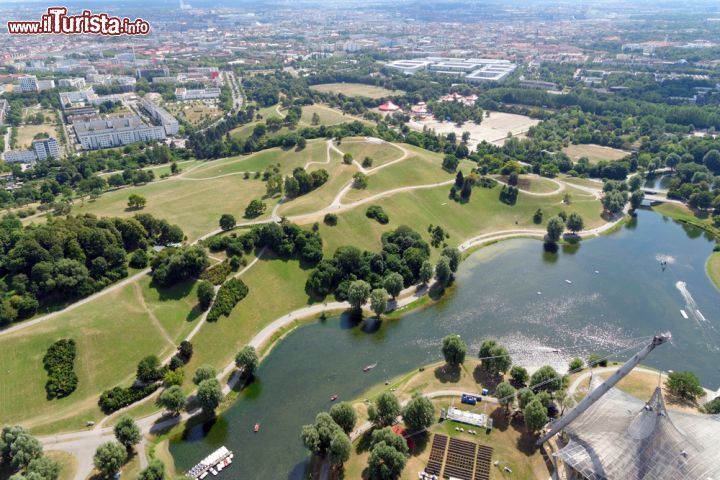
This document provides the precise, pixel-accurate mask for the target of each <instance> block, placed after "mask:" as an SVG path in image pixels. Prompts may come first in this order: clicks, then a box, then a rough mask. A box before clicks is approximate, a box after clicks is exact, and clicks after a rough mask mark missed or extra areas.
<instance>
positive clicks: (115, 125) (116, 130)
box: [73, 115, 165, 150]
mask: <svg viewBox="0 0 720 480" xmlns="http://www.w3.org/2000/svg"><path fill="white" fill-rule="evenodd" d="M73 129H74V130H75V136H76V137H77V140H78V143H80V145H82V148H83V149H84V150H96V149H99V148H111V147H120V146H123V145H128V144H131V143H137V142H146V141H151V140H164V139H165V128H164V127H156V126H153V125H147V124H146V123H144V122H143V121H142V120H141V119H140V117H138V116H137V115H131V116H122V117H113V118H108V119H104V120H91V121H81V122H77V123H74V124H73Z"/></svg>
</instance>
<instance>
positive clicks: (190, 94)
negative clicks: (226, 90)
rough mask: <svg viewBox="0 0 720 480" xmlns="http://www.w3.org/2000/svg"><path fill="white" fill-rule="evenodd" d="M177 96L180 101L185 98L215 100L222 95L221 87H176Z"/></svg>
mask: <svg viewBox="0 0 720 480" xmlns="http://www.w3.org/2000/svg"><path fill="white" fill-rule="evenodd" d="M175 97H177V99H178V100H180V101H185V100H215V99H217V98H219V97H220V89H219V88H198V89H188V88H176V89H175Z"/></svg>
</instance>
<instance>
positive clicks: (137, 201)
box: [127, 193, 147, 210]
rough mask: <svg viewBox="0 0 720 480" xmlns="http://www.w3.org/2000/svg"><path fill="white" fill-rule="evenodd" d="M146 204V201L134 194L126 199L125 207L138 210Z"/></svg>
mask: <svg viewBox="0 0 720 480" xmlns="http://www.w3.org/2000/svg"><path fill="white" fill-rule="evenodd" d="M146 204H147V199H146V198H145V197H143V196H140V195H138V194H136V193H133V194H131V195H130V196H129V197H128V201H127V206H128V208H129V209H131V210H139V209H141V208H143V207H144V206H145V205H146Z"/></svg>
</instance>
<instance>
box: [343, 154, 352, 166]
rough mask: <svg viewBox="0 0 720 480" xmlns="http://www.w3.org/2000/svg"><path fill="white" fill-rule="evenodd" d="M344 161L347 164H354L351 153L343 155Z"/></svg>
mask: <svg viewBox="0 0 720 480" xmlns="http://www.w3.org/2000/svg"><path fill="white" fill-rule="evenodd" d="M343 163H344V164H345V165H352V163H353V156H352V155H350V154H349V153H346V154H344V155H343Z"/></svg>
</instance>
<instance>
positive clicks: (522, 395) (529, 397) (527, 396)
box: [517, 388, 535, 409]
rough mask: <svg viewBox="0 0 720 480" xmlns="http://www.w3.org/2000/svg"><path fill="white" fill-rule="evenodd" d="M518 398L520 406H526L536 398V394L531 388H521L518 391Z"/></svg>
mask: <svg viewBox="0 0 720 480" xmlns="http://www.w3.org/2000/svg"><path fill="white" fill-rule="evenodd" d="M517 400H518V404H519V405H520V408H523V409H524V408H525V407H527V405H528V404H529V403H530V402H532V401H533V400H535V394H534V393H533V391H532V390H530V389H529V388H521V389H520V390H518V392H517Z"/></svg>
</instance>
